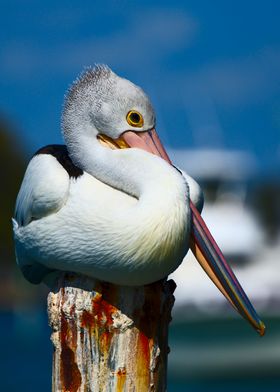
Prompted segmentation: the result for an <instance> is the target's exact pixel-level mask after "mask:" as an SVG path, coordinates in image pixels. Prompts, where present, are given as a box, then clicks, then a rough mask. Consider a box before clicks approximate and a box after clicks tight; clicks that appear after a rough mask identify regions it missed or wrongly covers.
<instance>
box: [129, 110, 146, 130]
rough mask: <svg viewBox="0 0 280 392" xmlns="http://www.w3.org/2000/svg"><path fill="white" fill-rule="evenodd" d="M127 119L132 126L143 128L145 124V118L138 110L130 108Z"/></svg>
mask: <svg viewBox="0 0 280 392" xmlns="http://www.w3.org/2000/svg"><path fill="white" fill-rule="evenodd" d="M126 121H127V123H128V124H129V125H131V126H132V127H137V128H141V127H143V125H144V119H143V116H142V114H141V113H139V112H137V111H136V110H130V111H129V112H128V113H127V115H126Z"/></svg>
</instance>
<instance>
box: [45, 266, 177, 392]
mask: <svg viewBox="0 0 280 392" xmlns="http://www.w3.org/2000/svg"><path fill="white" fill-rule="evenodd" d="M175 287H176V285H175V283H174V281H172V280H169V281H166V280H162V281H159V282H156V283H153V284H150V285H147V286H143V287H122V286H115V285H113V284H109V283H105V282H100V281H97V280H95V279H91V278H88V277H85V276H81V275H76V274H72V273H61V275H60V277H59V278H58V279H57V280H56V281H55V283H53V285H52V287H51V292H50V293H49V296H48V315H49V323H50V326H51V328H52V337H51V339H52V342H53V345H54V354H53V380H52V383H53V387H52V390H53V392H60V391H61V392H62V391H63V392H64V391H65V392H66V391H69V392H81V391H83V392H84V391H88V392H97V391H98V392H103V391H104V392H111V391H116V392H120V391H125V392H128V391H129V392H130V391H134V392H148V391H155V392H162V391H166V373H167V354H168V324H169V322H170V320H171V309H172V306H173V303H174V296H173V292H174V290H175Z"/></svg>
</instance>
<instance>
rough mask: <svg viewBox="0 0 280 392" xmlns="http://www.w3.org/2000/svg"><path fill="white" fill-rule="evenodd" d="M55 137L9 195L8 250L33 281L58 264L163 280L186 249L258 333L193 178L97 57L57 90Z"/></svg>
mask: <svg viewBox="0 0 280 392" xmlns="http://www.w3.org/2000/svg"><path fill="white" fill-rule="evenodd" d="M62 132H63V136H64V140H65V145H49V146H46V147H43V148H41V149H40V150H39V151H37V153H36V154H35V155H34V156H33V158H32V159H31V161H30V163H29V165H28V167H27V170H26V173H25V175H24V178H23V182H22V185H21V188H20V191H19V194H18V197H17V201H16V208H15V216H14V219H13V230H14V238H15V248H16V258H17V263H18V265H19V267H20V268H21V271H22V273H23V275H24V276H25V278H26V279H28V280H29V281H30V282H32V283H40V282H41V281H44V280H45V279H46V277H47V276H48V275H49V274H50V273H52V272H54V271H58V270H62V271H73V272H77V273H80V274H84V275H87V276H90V277H94V278H97V279H99V280H102V281H107V282H111V283H113V284H117V285H128V286H139V285H146V284H149V283H152V282H155V281H158V280H160V279H163V278H165V277H166V276H168V275H169V274H170V273H172V272H173V271H174V270H175V269H176V268H177V267H178V266H179V265H180V264H181V262H182V260H183V259H184V257H185V255H186V254H187V252H188V249H189V247H191V249H192V251H193V253H194V254H195V256H196V258H197V260H198V261H199V263H200V264H201V265H202V267H203V268H204V270H205V271H206V273H207V274H208V275H209V277H210V278H211V279H212V280H213V282H214V283H215V284H216V286H217V287H218V288H219V289H220V291H221V292H222V293H223V294H224V295H225V297H226V298H227V299H228V300H229V302H230V303H231V304H232V306H233V307H234V308H235V309H236V310H237V311H238V312H239V313H240V314H241V315H242V316H243V317H244V318H246V319H247V320H248V321H249V322H250V323H251V325H252V326H253V327H254V328H255V329H256V330H257V331H258V332H259V333H260V334H261V335H263V334H264V330H265V327H264V324H263V322H262V321H261V320H260V319H259V317H258V315H257V313H256V312H255V310H254V308H253V306H252V305H251V303H250V301H249V299H248V298H247V296H246V294H245V293H244V291H243V289H242V288H241V286H240V284H239V283H238V281H237V279H236V277H235V276H234V274H233V272H232V270H231V268H230V267H229V265H228V264H227V263H226V261H225V259H224V257H223V254H222V252H221V251H220V249H219V248H218V246H217V244H216V243H215V241H214V239H213V237H212V236H211V234H210V232H209V230H208V228H207V226H206V225H205V223H204V221H203V219H202V218H201V215H200V212H201V209H202V205H203V195H202V192H201V190H200V187H199V186H198V184H197V183H196V182H195V181H194V180H193V179H192V178H191V177H190V176H188V175H187V174H186V173H184V172H183V171H182V170H180V169H178V168H176V167H174V166H173V165H172V164H171V162H170V160H169V158H168V155H167V153H166V151H165V149H164V147H163V145H162V144H161V142H160V139H159V137H158V135H157V133H156V131H155V112H154V109H153V107H152V105H151V102H150V100H149V98H148V97H147V95H146V94H145V93H144V91H143V90H142V89H141V88H140V87H138V86H136V85H135V84H133V83H131V82H130V81H128V80H126V79H124V78H121V77H119V76H117V75H116V74H115V73H114V72H113V71H112V70H111V69H110V68H109V67H107V66H104V65H98V66H96V67H94V68H89V69H87V70H86V71H84V72H83V73H82V74H81V75H80V77H78V79H77V80H76V81H75V82H74V83H73V84H72V86H71V87H70V89H69V91H68V93H67V94H66V98H65V104H64V109H63V114H62Z"/></svg>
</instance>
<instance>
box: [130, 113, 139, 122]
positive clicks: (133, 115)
mask: <svg viewBox="0 0 280 392" xmlns="http://www.w3.org/2000/svg"><path fill="white" fill-rule="evenodd" d="M130 120H131V121H132V122H133V123H135V124H137V123H139V122H140V115H139V114H138V113H131V114H130Z"/></svg>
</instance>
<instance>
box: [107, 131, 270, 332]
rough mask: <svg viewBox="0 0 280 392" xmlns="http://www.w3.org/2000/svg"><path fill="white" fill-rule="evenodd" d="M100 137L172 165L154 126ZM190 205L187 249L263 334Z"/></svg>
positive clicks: (238, 310) (114, 145)
mask: <svg viewBox="0 0 280 392" xmlns="http://www.w3.org/2000/svg"><path fill="white" fill-rule="evenodd" d="M100 136H102V137H103V138H105V139H103V140H100V141H101V142H103V143H104V144H107V146H109V147H111V148H129V147H137V148H141V149H143V150H145V151H148V152H150V153H152V154H155V155H158V156H160V157H161V158H163V159H165V160H166V161H167V162H168V163H170V164H171V165H172V162H171V161H170V159H169V157H168V155H167V152H166V151H165V149H164V147H163V145H162V143H161V141H160V139H159V137H158V135H157V133H156V131H155V129H151V130H149V131H146V132H132V131H127V132H124V133H123V134H122V135H121V137H120V138H118V139H114V140H112V139H110V138H109V139H108V137H106V136H104V135H100ZM100 139H101V138H100ZM190 208H191V213H192V227H191V237H190V248H191V250H192V252H193V254H194V256H195V257H196V259H197V260H198V262H199V263H200V265H201V266H202V268H203V269H204V271H205V272H206V273H207V275H208V276H209V278H210V279H211V280H212V282H213V283H214V284H215V285H216V286H217V288H218V289H219V290H220V291H221V293H222V294H223V295H224V296H225V297H226V298H227V300H228V301H229V302H230V304H231V305H232V306H233V307H234V309H235V310H236V311H237V312H239V313H240V314H241V316H243V317H244V318H245V319H246V320H247V321H248V322H249V323H250V324H251V325H252V326H253V327H254V328H255V330H256V331H257V332H258V333H259V334H260V335H261V336H263V335H264V333H265V325H264V323H263V322H262V321H261V320H260V318H259V317H258V315H257V313H256V311H255V309H254V307H253V305H252V304H251V302H250V300H249V299H248V297H247V295H246V294H245V292H244V290H243V289H242V287H241V285H240V283H239V282H238V280H237V278H236V276H235V275H234V273H233V271H232V269H231V267H230V266H229V264H228V263H227V262H226V260H225V258H224V256H223V253H222V251H221V250H220V248H219V247H218V245H217V243H216V241H215V240H214V238H213V236H212V235H211V233H210V231H209V229H208V227H207V226H206V224H205V222H204V220H203V219H202V217H201V215H200V213H199V212H198V210H197V209H196V207H195V206H194V204H193V203H192V202H191V200H190Z"/></svg>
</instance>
